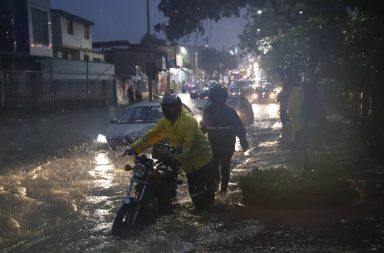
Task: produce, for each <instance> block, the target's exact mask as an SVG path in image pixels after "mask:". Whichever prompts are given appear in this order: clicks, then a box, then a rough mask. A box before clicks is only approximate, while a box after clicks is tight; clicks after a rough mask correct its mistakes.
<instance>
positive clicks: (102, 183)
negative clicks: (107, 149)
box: [89, 153, 114, 189]
mask: <svg viewBox="0 0 384 253" xmlns="http://www.w3.org/2000/svg"><path fill="white" fill-rule="evenodd" d="M95 162H96V166H95V168H94V169H93V170H91V171H89V174H90V175H91V176H93V177H95V178H96V179H95V180H94V181H95V182H96V185H97V186H99V187H103V188H104V189H108V188H110V187H112V185H113V184H112V180H113V177H114V175H113V173H112V170H113V168H114V166H113V164H111V162H110V160H109V158H108V156H107V154H106V153H98V154H97V155H96V157H95Z"/></svg>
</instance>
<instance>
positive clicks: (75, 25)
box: [0, 0, 115, 109]
mask: <svg viewBox="0 0 384 253" xmlns="http://www.w3.org/2000/svg"><path fill="white" fill-rule="evenodd" d="M92 25H93V22H92V21H89V20H86V19H84V18H81V17H78V16H76V15H73V14H71V13H68V12H65V11H62V10H52V12H51V9H50V1H49V0H0V109H2V108H27V109H33V108H44V109H49V108H55V107H56V106H57V105H58V104H66V105H70V106H72V105H75V104H79V103H83V102H87V103H98V104H105V103H111V101H112V103H113V101H114V89H115V68H114V65H113V64H107V63H104V56H103V54H100V53H93V52H92V37H91V34H90V28H91V26H92ZM47 105H48V106H47Z"/></svg>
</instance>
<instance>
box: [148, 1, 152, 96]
mask: <svg viewBox="0 0 384 253" xmlns="http://www.w3.org/2000/svg"><path fill="white" fill-rule="evenodd" d="M150 35H151V30H150V20H149V0H147V38H148V43H147V47H148V48H147V63H148V64H147V76H148V99H149V101H152V80H151V77H150V76H151V75H149V69H148V66H149V65H150V63H151V45H150Z"/></svg>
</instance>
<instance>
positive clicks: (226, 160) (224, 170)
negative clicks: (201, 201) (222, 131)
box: [212, 149, 233, 191]
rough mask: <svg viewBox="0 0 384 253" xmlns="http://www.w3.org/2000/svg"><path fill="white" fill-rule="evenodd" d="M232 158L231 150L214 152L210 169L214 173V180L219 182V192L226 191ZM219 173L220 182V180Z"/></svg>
mask: <svg viewBox="0 0 384 253" xmlns="http://www.w3.org/2000/svg"><path fill="white" fill-rule="evenodd" d="M232 156H233V151H232V150H224V149H219V150H214V151H213V160H212V167H213V171H214V173H215V179H216V181H217V182H220V181H221V190H223V191H226V190H227V188H228V183H229V177H230V170H229V168H230V165H231V160H232ZM220 173H221V180H220Z"/></svg>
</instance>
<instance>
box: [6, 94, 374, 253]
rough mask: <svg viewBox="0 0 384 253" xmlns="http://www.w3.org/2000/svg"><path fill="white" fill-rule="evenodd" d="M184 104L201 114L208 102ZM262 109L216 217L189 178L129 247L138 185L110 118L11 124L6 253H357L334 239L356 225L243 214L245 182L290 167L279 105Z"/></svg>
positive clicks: (367, 242)
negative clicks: (126, 226) (109, 144)
mask: <svg viewBox="0 0 384 253" xmlns="http://www.w3.org/2000/svg"><path fill="white" fill-rule="evenodd" d="M181 96H182V99H183V102H184V103H186V104H187V105H189V106H190V107H192V108H194V109H196V108H197V105H198V104H200V103H203V102H204V101H191V100H190V99H189V97H188V96H187V95H186V94H182V95H181ZM253 110H254V114H255V122H254V124H253V125H252V126H250V127H248V128H247V131H248V139H249V141H250V149H249V150H248V151H246V152H245V153H243V152H241V148H240V145H239V144H237V147H236V150H237V152H236V154H235V155H234V158H233V162H232V174H231V175H232V176H231V182H230V185H229V193H228V194H227V195H218V196H217V198H216V200H215V204H214V207H213V208H212V210H211V211H210V212H207V213H203V214H200V215H196V214H194V212H193V206H192V204H191V201H190V198H189V196H188V193H187V188H186V183H185V181H186V180H185V177H184V175H182V179H184V183H183V185H181V186H180V188H179V193H178V199H177V203H175V205H174V209H173V210H172V212H171V213H170V214H167V215H163V216H160V217H158V218H157V219H156V221H154V222H153V224H150V225H148V226H146V227H141V228H139V229H137V230H135V231H132V233H130V234H129V235H127V236H125V237H123V238H119V237H112V236H111V235H110V233H111V225H112V221H113V219H114V215H115V214H116V212H117V210H118V208H119V206H120V203H121V199H122V197H123V195H124V191H125V187H126V186H127V182H128V179H129V177H130V174H129V173H128V172H125V171H124V170H123V166H124V164H125V163H127V162H128V163H129V162H130V161H129V160H127V158H121V157H119V155H118V154H115V153H112V152H110V151H108V150H107V149H106V147H105V146H104V145H101V144H98V143H97V142H96V141H95V140H96V139H97V136H98V134H102V133H103V131H104V130H105V128H106V126H107V125H108V122H109V118H110V116H109V111H108V110H106V109H91V110H87V111H80V112H73V113H71V112H64V113H62V114H58V115H45V116H42V117H36V116H35V117H32V116H31V118H27V119H10V120H7V121H6V122H5V124H2V125H1V127H0V130H1V131H0V133H1V138H2V139H3V140H5V145H2V147H1V149H0V154H1V162H0V165H1V173H0V206H1V210H0V252H2V253H3V252H4V253H5V252H7V253H8V252H233V251H241V252H255V251H257V252H271V251H273V252H297V251H299V252H324V249H325V251H326V252H340V251H343V252H355V251H354V247H355V246H356V245H351V244H350V242H349V241H348V240H347V239H344V241H342V243H338V242H337V239H335V237H336V236H335V235H334V234H332V233H330V232H332V231H334V229H333V227H332V226H336V227H337V226H341V227H342V228H343V229H345V230H347V229H348V226H349V224H348V222H344V223H341V224H332V225H330V226H324V227H322V228H320V229H315V228H312V227H311V226H307V225H305V226H299V227H298V226H293V225H283V224H279V222H274V223H273V224H274V225H270V224H264V223H263V222H262V221H260V220H259V219H257V218H252V214H249V213H247V212H243V210H244V206H243V204H242V202H241V194H240V190H239V188H238V186H237V178H238V176H239V175H243V174H244V173H246V172H248V171H249V170H250V169H252V168H254V167H268V166H279V165H284V164H285V163H286V162H287V161H286V160H287V159H288V158H287V157H288V155H287V151H286V150H284V149H282V148H281V145H280V135H281V123H280V121H279V118H278V115H279V114H278V110H279V107H278V105H277V104H254V105H253ZM248 212H249V211H248ZM381 224H382V221H381ZM366 227H367V226H361V229H360V228H359V227H357V228H356V230H357V232H356V233H355V234H357V235H360V236H362V237H363V239H362V240H363V241H362V245H359V247H358V248H360V249H361V248H364V247H365V246H366V247H367V249H370V250H373V251H375V250H380V249H382V246H380V245H375V244H374V242H376V241H377V240H374V241H373V242H372V240H371V239H370V238H371V237H369V238H367V235H365V232H364V231H365V230H364V229H365V228H366ZM338 228H339V227H338ZM381 229H382V227H381ZM376 230H378V228H377V227H375V231H376ZM375 236H377V237H380V236H382V234H381V235H380V234H377V233H375ZM344 237H345V236H342V238H344ZM375 238H376V237H374V239H375ZM380 247H381V248H380ZM356 252H357V251H356Z"/></svg>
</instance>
